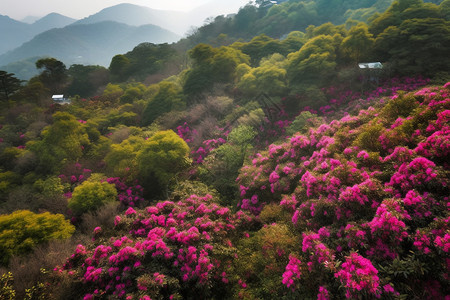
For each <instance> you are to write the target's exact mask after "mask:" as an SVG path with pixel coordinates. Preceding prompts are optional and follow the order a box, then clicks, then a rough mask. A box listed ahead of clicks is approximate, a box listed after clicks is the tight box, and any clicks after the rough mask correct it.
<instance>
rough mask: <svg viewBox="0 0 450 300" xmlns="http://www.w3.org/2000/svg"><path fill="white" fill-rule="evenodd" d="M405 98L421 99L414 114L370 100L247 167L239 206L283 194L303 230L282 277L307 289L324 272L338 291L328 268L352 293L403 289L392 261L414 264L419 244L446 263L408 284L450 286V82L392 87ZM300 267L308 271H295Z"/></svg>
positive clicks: (423, 253) (251, 207)
mask: <svg viewBox="0 0 450 300" xmlns="http://www.w3.org/2000/svg"><path fill="white" fill-rule="evenodd" d="M423 83H424V82H419V83H418V84H423ZM384 92H385V91H383V93H384ZM405 97H406V98H405ZM407 97H409V98H407ZM405 99H412V100H411V101H413V102H414V103H415V104H414V105H415V106H416V107H417V109H415V110H411V111H410V114H409V115H407V116H404V117H401V118H399V117H398V116H393V115H392V109H391V110H388V109H386V110H383V109H375V108H372V107H369V108H368V109H366V110H361V111H360V112H359V114H358V115H356V116H344V117H343V118H341V119H340V120H335V121H332V122H330V123H329V124H323V125H321V126H319V127H317V128H313V129H310V131H309V132H308V134H305V135H299V134H297V135H295V136H293V137H291V138H289V139H288V140H287V141H286V142H284V143H281V144H274V145H270V146H269V147H268V150H267V151H262V152H260V153H257V154H256V155H255V156H254V158H253V159H252V161H251V164H248V165H246V166H244V167H243V168H242V169H241V171H240V174H239V177H238V179H237V182H238V184H239V186H240V195H241V201H240V203H239V205H240V208H241V209H242V210H247V211H249V212H251V213H253V214H256V215H258V214H259V213H260V212H261V210H262V209H263V207H264V206H265V205H266V204H267V203H270V202H272V203H279V204H280V205H281V207H283V208H284V209H285V210H286V211H287V212H289V213H292V222H293V224H294V225H295V226H296V228H297V229H298V231H299V232H303V239H302V244H301V245H299V251H298V252H297V254H296V255H295V259H296V260H295V261H293V262H292V263H291V262H290V263H289V264H288V266H289V268H287V269H286V273H285V274H284V275H283V279H282V282H283V283H284V284H285V285H286V286H287V287H288V288H289V289H293V288H294V289H299V290H301V291H303V292H304V291H305V287H303V286H304V285H310V284H311V282H308V283H306V282H302V280H303V278H311V276H314V275H308V276H306V275H305V272H308V273H310V274H317V276H315V278H317V279H316V280H318V282H316V284H317V288H319V286H322V287H324V286H327V293H326V295H328V296H329V295H331V294H334V293H339V291H337V290H333V289H332V288H331V287H330V286H329V285H330V281H320V280H321V279H320V278H323V277H324V276H322V275H323V274H327V273H328V274H330V275H333V277H334V278H335V279H337V280H338V282H339V284H340V285H341V286H342V287H344V288H345V291H346V292H345V293H346V294H345V296H346V297H350V298H358V297H363V298H364V297H368V298H370V297H372V298H373V297H381V296H383V295H386V296H387V295H391V296H392V295H398V293H399V291H398V289H397V284H398V282H397V278H393V277H392V276H389V275H388V270H390V268H393V267H392V264H393V262H394V260H400V261H404V263H405V264H407V263H410V262H409V261H408V259H409V258H408V255H410V254H411V252H410V251H411V246H413V251H414V255H417V256H416V257H420V260H421V262H422V263H423V264H425V265H426V264H428V261H434V262H435V263H434V266H438V267H437V269H434V270H433V271H432V272H430V273H428V275H427V276H429V277H430V278H432V282H433V285H431V284H430V282H431V281H425V280H422V279H419V278H418V279H417V280H415V281H414V284H412V285H411V286H409V288H410V289H412V290H414V291H416V292H417V293H421V291H423V290H424V289H427V287H428V286H433V288H434V292H433V293H434V294H436V295H439V297H438V298H442V297H443V295H445V290H444V285H443V284H444V282H443V278H449V276H448V275H447V274H448V273H449V271H450V260H448V259H447V258H446V255H448V251H449V248H450V245H449V237H450V235H449V231H448V230H449V225H448V220H449V219H450V216H449V207H450V206H449V196H448V195H449V194H450V189H449V188H450V177H449V173H448V172H449V167H450V165H449V163H448V159H447V157H448V151H449V149H448V147H449V144H448V138H447V136H448V133H449V130H450V113H448V110H449V108H450V84H446V85H444V86H443V87H429V88H423V89H422V90H420V91H419V92H416V93H409V94H406V95H403V96H398V97H397V96H392V97H389V99H386V104H389V105H390V107H395V106H396V105H399V107H402V106H401V105H403V103H404V102H402V101H406V100H405ZM408 101H409V100H408ZM371 128H374V129H373V130H372V129H371ZM368 130H369V132H371V134H372V135H373V136H370V137H369V136H368V134H367V132H368ZM370 130H371V131H370ZM392 130H395V132H396V133H398V134H399V135H398V136H395V135H392V134H389V131H392ZM297 260H298V261H297ZM339 261H344V263H342V264H341V263H339ZM293 266H298V270H302V273H301V274H302V276H299V277H296V276H293V275H292V274H294V272H293ZM380 266H383V269H382V270H383V271H382V272H381V271H380V269H378V268H379V267H380ZM411 268H412V266H411ZM288 271H289V272H288ZM296 274H297V273H296ZM321 274H322V275H321ZM305 280H306V279H305ZM294 283H295V284H294ZM322 291H323V289H322ZM403 292H407V291H405V290H403ZM409 292H410V291H409ZM316 293H317V290H316ZM319 294H320V293H319ZM322 294H324V295H325V292H323V293H322ZM300 295H302V294H301V293H300ZM316 295H317V294H316ZM328 296H324V297H328ZM343 296H344V295H343ZM391 296H387V297H391Z"/></svg>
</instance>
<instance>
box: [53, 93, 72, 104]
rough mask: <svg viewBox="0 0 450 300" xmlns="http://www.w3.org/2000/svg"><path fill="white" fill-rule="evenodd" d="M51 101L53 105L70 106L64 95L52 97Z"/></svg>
mask: <svg viewBox="0 0 450 300" xmlns="http://www.w3.org/2000/svg"><path fill="white" fill-rule="evenodd" d="M52 100H53V102H54V103H58V104H70V99H69V98H65V97H64V95H53V96H52Z"/></svg>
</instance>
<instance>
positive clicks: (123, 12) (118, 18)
mask: <svg viewBox="0 0 450 300" xmlns="http://www.w3.org/2000/svg"><path fill="white" fill-rule="evenodd" d="M185 19H186V13H183V12H178V11H166V10H157V9H151V8H148V7H145V6H139V5H134V4H128V3H122V4H118V5H115V6H111V7H108V8H105V9H102V10H101V11H99V12H98V13H96V14H93V15H91V16H89V17H86V18H84V19H81V20H78V21H77V22H75V23H74V25H75V24H76V25H80V24H93V23H98V22H103V21H114V22H119V23H123V24H127V25H130V26H141V25H146V24H153V25H157V26H160V27H162V28H166V29H168V30H170V31H172V32H175V33H177V34H179V35H183V34H184V33H185V31H186V29H187V28H189V24H186V23H185Z"/></svg>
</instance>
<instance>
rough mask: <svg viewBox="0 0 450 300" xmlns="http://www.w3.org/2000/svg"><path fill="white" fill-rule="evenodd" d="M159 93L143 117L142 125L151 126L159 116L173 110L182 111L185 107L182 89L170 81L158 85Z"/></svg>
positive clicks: (152, 99) (149, 104) (151, 101)
mask: <svg viewBox="0 0 450 300" xmlns="http://www.w3.org/2000/svg"><path fill="white" fill-rule="evenodd" d="M158 89H159V90H158V92H157V93H156V95H154V96H153V97H152V98H151V99H150V101H149V102H148V104H147V106H146V107H145V110H144V113H143V115H142V124H143V125H144V126H147V125H150V124H151V123H152V122H153V121H155V120H156V118H158V117H159V116H161V115H162V114H164V113H167V112H169V111H171V110H182V109H183V108H184V107H185V102H184V101H183V93H182V90H181V88H180V87H179V86H178V85H177V84H175V83H173V82H169V81H162V82H160V83H159V84H158Z"/></svg>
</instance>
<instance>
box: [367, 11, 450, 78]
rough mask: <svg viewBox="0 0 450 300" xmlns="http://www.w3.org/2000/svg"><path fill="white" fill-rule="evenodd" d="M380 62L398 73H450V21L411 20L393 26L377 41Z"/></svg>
mask: <svg viewBox="0 0 450 300" xmlns="http://www.w3.org/2000/svg"><path fill="white" fill-rule="evenodd" d="M375 51H376V53H377V54H378V55H379V57H380V59H383V60H385V61H389V62H390V63H391V66H392V68H393V70H394V72H396V73H397V74H401V75H410V74H421V75H425V76H433V75H434V74H436V73H438V72H447V73H448V72H449V70H450V57H449V55H448V53H449V52H450V21H446V20H444V19H432V18H427V19H411V20H405V21H404V22H402V23H401V24H400V26H398V27H396V26H391V27H389V28H387V29H386V30H385V31H383V33H381V34H380V35H379V36H378V37H377V39H376V41H375Z"/></svg>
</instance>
